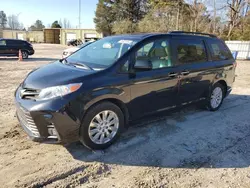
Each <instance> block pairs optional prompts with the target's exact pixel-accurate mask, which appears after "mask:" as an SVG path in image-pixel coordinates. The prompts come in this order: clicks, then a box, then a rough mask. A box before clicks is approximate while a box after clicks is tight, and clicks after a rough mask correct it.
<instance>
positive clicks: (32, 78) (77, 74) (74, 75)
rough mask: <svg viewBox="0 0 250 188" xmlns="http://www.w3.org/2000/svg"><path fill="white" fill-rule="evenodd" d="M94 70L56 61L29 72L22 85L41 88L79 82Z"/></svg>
mask: <svg viewBox="0 0 250 188" xmlns="http://www.w3.org/2000/svg"><path fill="white" fill-rule="evenodd" d="M95 72H96V71H94V70H85V69H80V68H75V67H73V66H69V65H65V64H63V63H61V62H59V61H56V62H54V63H50V64H48V65H45V66H42V67H40V68H38V69H36V70H34V71H32V72H30V73H29V74H28V76H27V77H26V78H25V80H24V82H23V84H22V87H23V88H31V89H43V88H47V87H51V86H58V85H64V84H69V83H73V82H81V79H80V78H82V77H84V76H86V75H89V74H93V73H95Z"/></svg>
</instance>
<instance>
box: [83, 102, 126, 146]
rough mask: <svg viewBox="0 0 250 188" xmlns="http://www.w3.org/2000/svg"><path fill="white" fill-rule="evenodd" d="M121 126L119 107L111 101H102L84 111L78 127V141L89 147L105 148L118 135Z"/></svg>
mask: <svg viewBox="0 0 250 188" xmlns="http://www.w3.org/2000/svg"><path fill="white" fill-rule="evenodd" d="M105 114H106V115H105ZM105 117H106V118H105ZM111 117H112V118H111ZM105 119H106V121H105ZM109 119H110V120H109ZM103 120H104V121H103ZM112 122H113V124H112ZM108 125H109V126H108ZM117 125H118V126H117ZM123 127H124V115H123V113H122V111H121V109H120V108H119V107H118V106H116V105H115V104H113V103H111V102H102V103H99V104H97V105H95V106H93V107H91V108H90V109H89V110H88V111H87V112H86V114H85V116H84V118H83V120H82V123H81V127H80V136H79V137H80V141H81V142H82V144H83V145H85V146H86V147H88V148H90V149H94V150H99V149H105V148H108V147H109V146H110V145H111V144H113V143H114V141H115V140H116V139H117V138H118V137H119V135H120V133H121V132H122V130H123ZM108 133H109V134H108ZM98 134H99V135H98ZM108 135H109V137H110V138H109V137H108Z"/></svg>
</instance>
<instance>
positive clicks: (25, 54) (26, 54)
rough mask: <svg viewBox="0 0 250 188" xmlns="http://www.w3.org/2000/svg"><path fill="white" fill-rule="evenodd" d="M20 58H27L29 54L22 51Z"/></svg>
mask: <svg viewBox="0 0 250 188" xmlns="http://www.w3.org/2000/svg"><path fill="white" fill-rule="evenodd" d="M22 58H23V59H28V58H29V54H28V52H27V51H22Z"/></svg>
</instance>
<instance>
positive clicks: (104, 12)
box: [94, 0, 115, 36]
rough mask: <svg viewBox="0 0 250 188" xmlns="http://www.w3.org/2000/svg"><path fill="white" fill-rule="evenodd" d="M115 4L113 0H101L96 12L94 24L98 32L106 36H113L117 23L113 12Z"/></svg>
mask: <svg viewBox="0 0 250 188" xmlns="http://www.w3.org/2000/svg"><path fill="white" fill-rule="evenodd" d="M113 5H114V2H113V1H111V0H99V2H98V4H97V8H96V12H95V18H94V23H95V26H96V30H97V31H98V32H102V33H103V34H104V35H105V36H106V35H111V34H112V27H113V24H114V22H115V14H114V11H113Z"/></svg>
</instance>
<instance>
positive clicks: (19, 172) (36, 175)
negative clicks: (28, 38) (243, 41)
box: [0, 44, 250, 188]
mask: <svg viewBox="0 0 250 188" xmlns="http://www.w3.org/2000/svg"><path fill="white" fill-rule="evenodd" d="M34 47H35V50H36V54H35V55H34V56H32V58H30V59H29V60H26V61H23V62H20V63H17V59H15V58H0V70H1V71H0V80H1V81H0V83H1V84H0V106H1V107H0V156H1V157H0V183H1V187H15V186H16V187H42V186H46V187H71V186H81V187H102V188H103V187H133V188H134V187H220V188H223V187H246V188H247V187H250V167H249V166H250V144H249V143H250V87H249V86H250V62H246V61H242V62H238V67H237V75H238V77H237V80H236V82H235V85H234V89H233V92H232V94H231V95H230V96H229V97H228V98H227V99H226V100H225V101H224V104H223V106H222V108H221V109H220V110H219V111H218V112H208V111H205V110H201V109H200V108H198V107H196V106H190V107H186V108H184V109H183V110H181V111H177V112H171V113H170V112H168V113H165V114H162V115H161V116H158V117H148V118H147V119H143V120H140V121H138V122H136V123H134V124H135V126H134V127H131V128H129V130H128V131H127V132H126V133H125V134H124V135H123V136H122V137H121V138H120V139H119V141H118V142H117V143H115V144H114V145H113V146H111V147H110V148H109V149H107V150H105V151H98V152H94V151H90V150H87V149H86V148H84V147H83V146H82V145H81V144H80V143H74V144H70V145H67V146H62V145H51V144H39V143H34V142H32V141H30V140H29V139H27V136H26V134H25V133H24V132H23V131H22V129H21V128H20V126H19V125H18V122H17V120H16V118H15V117H14V114H15V107H14V101H13V93H14V91H15V89H16V87H17V86H18V84H19V83H20V82H21V81H22V80H23V79H24V77H25V76H26V75H27V74H28V73H29V71H31V70H32V69H34V68H36V67H39V66H41V65H44V64H47V63H49V62H51V61H54V60H56V59H58V58H60V57H61V53H62V50H63V49H64V48H65V46H60V45H45V44H37V45H34Z"/></svg>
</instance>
